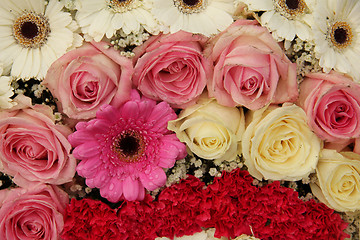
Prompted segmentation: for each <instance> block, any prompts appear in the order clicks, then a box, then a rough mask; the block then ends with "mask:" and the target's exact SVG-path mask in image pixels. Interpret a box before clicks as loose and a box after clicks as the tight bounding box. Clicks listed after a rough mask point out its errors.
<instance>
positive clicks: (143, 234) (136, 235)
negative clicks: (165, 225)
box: [117, 194, 161, 240]
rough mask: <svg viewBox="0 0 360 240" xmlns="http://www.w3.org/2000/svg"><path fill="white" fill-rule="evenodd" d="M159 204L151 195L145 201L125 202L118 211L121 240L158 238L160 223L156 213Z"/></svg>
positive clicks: (146, 196)
mask: <svg viewBox="0 0 360 240" xmlns="http://www.w3.org/2000/svg"><path fill="white" fill-rule="evenodd" d="M156 211H157V204H155V202H153V199H152V197H151V196H150V195H149V194H145V198H144V200H143V201H125V202H124V203H123V204H122V206H121V207H120V208H119V209H118V213H117V214H118V218H119V227H120V237H119V238H117V239H121V240H139V239H141V240H153V239H155V238H156V237H157V235H156V233H155V231H156V229H157V228H158V224H159V221H160V222H161V219H156V218H155V215H154V213H155V212H156Z"/></svg>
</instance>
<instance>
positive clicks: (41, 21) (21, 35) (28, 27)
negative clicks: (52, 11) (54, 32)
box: [13, 12, 50, 48]
mask: <svg viewBox="0 0 360 240" xmlns="http://www.w3.org/2000/svg"><path fill="white" fill-rule="evenodd" d="M49 33H50V25H49V22H48V20H47V18H46V17H44V16H43V15H41V14H36V13H33V12H25V13H24V14H23V15H21V16H20V17H18V18H17V19H16V20H15V21H14V25H13V36H14V38H15V40H16V42H17V43H18V44H20V45H21V46H23V47H26V48H39V47H41V46H42V45H43V44H44V43H45V42H46V40H47V37H48V35H49Z"/></svg>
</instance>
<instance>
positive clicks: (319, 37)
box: [313, 0, 360, 82]
mask: <svg viewBox="0 0 360 240" xmlns="http://www.w3.org/2000/svg"><path fill="white" fill-rule="evenodd" d="M359 12H360V1H358V0H337V1H336V0H321V1H319V4H318V7H317V8H316V10H315V11H314V16H315V25H314V28H313V30H314V41H315V54H316V57H317V58H319V60H320V62H319V65H320V66H321V67H323V68H324V71H325V72H329V71H330V70H331V69H335V70H336V71H338V72H341V73H347V74H349V75H350V76H352V77H353V78H354V80H355V81H357V82H359V81H360V68H359V66H358V64H359V62H360V15H359Z"/></svg>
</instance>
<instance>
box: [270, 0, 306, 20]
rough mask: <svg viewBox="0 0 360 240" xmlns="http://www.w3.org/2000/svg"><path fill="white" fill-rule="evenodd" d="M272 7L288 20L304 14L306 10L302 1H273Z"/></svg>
mask: <svg viewBox="0 0 360 240" xmlns="http://www.w3.org/2000/svg"><path fill="white" fill-rule="evenodd" d="M274 5H275V9H276V10H277V11H278V12H280V14H281V15H283V16H284V17H286V18H289V19H294V18H295V17H297V16H300V15H302V14H304V13H305V11H306V9H307V6H306V3H305V1H304V0H274Z"/></svg>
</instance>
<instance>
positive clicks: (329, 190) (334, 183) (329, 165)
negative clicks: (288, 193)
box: [310, 149, 360, 212]
mask: <svg viewBox="0 0 360 240" xmlns="http://www.w3.org/2000/svg"><path fill="white" fill-rule="evenodd" d="M316 173H317V177H318V181H317V182H315V183H311V184H310V187H311V190H312V192H313V194H314V195H315V196H316V197H317V198H318V199H319V200H320V201H321V202H323V203H325V204H326V205H328V206H329V207H330V208H333V209H335V210H336V211H339V212H354V211H357V210H360V155H359V154H356V153H353V152H340V153H338V152H336V151H335V150H330V149H323V150H322V151H321V152H320V159H319V163H318V165H317V167H316Z"/></svg>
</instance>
